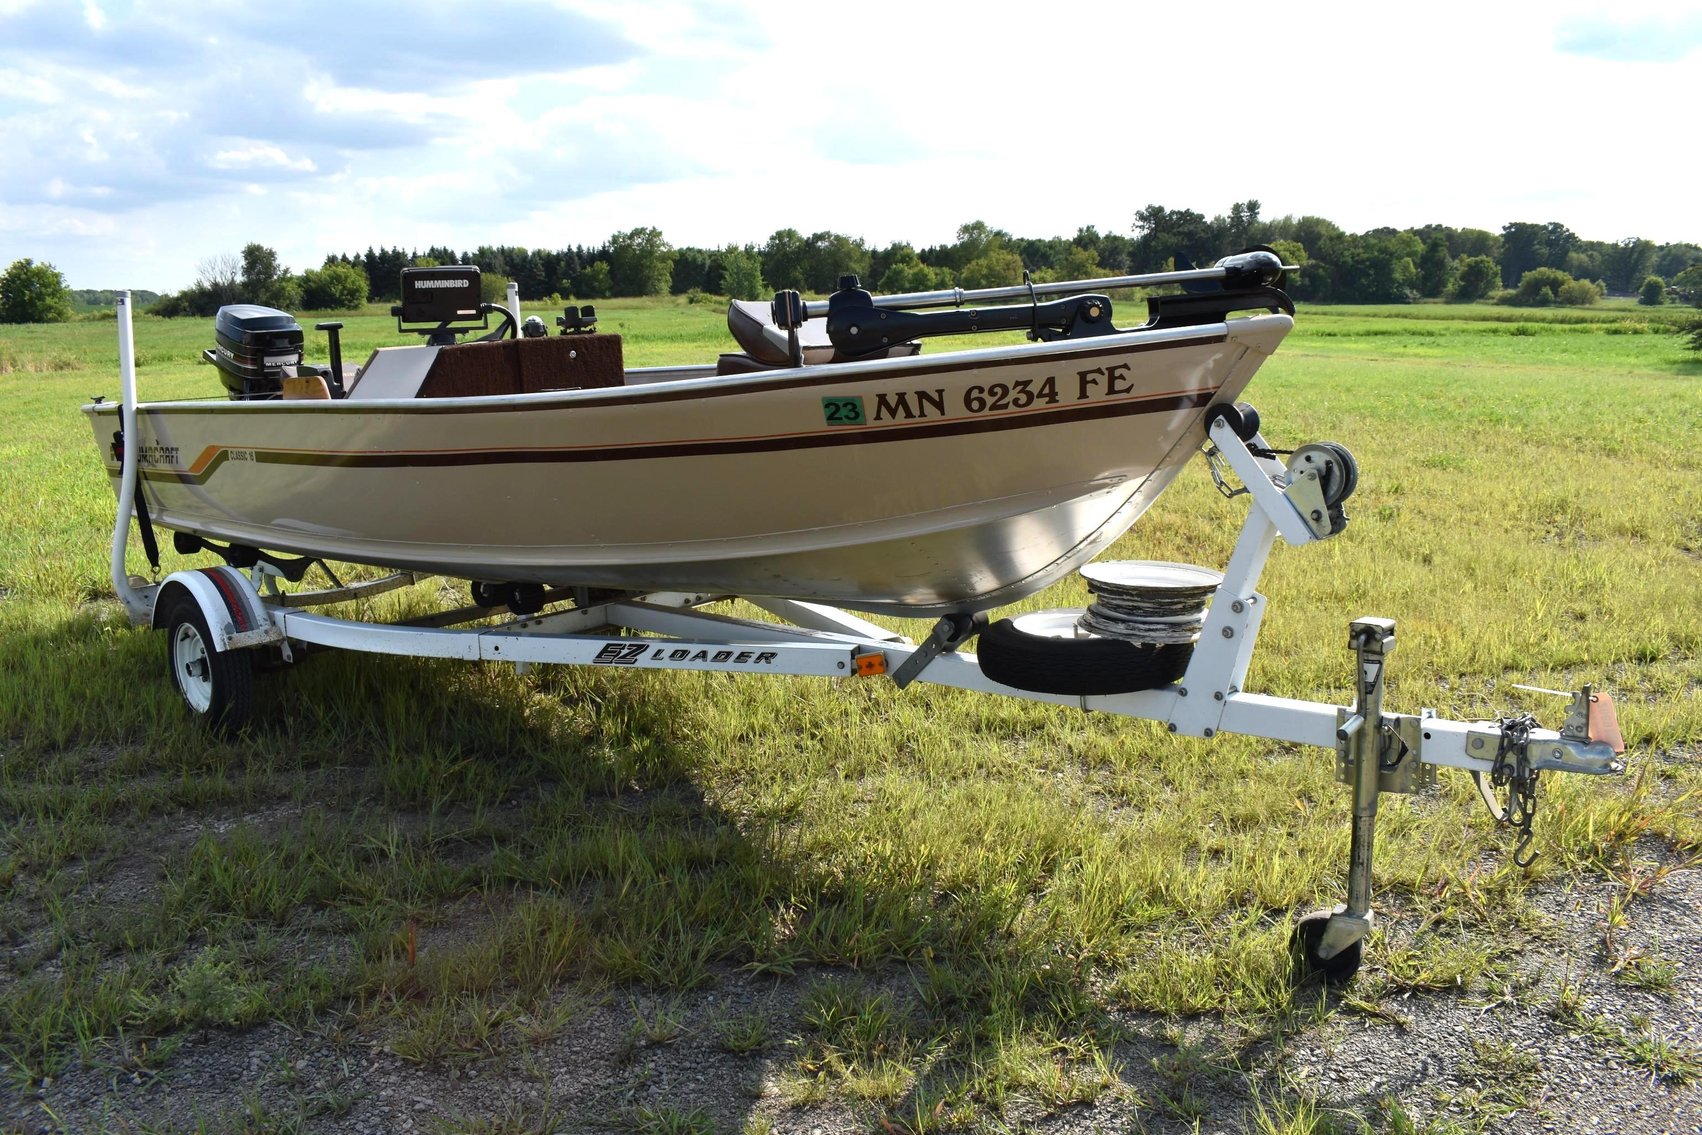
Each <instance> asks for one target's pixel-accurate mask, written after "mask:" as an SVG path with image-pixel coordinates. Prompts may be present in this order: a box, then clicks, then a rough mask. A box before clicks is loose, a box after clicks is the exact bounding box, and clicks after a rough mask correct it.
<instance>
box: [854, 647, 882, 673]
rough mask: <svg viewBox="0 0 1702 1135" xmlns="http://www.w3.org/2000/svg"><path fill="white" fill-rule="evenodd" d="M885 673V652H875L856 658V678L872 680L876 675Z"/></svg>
mask: <svg viewBox="0 0 1702 1135" xmlns="http://www.w3.org/2000/svg"><path fill="white" fill-rule="evenodd" d="M885 673H886V652H885V651H884V650H876V651H872V652H870V653H868V654H859V655H858V656H857V677H859V678H873V677H874V676H875V675H877V674H885Z"/></svg>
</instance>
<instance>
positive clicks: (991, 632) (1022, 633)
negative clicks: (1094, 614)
mask: <svg viewBox="0 0 1702 1135" xmlns="http://www.w3.org/2000/svg"><path fill="white" fill-rule="evenodd" d="M1077 614H1079V612H1075V611H1067V612H1066V611H1036V612H1034V613H1032V614H1028V615H1019V616H1017V617H1016V618H1014V619H1000V620H999V621H998V622H996V623H994V624H992V625H991V626H989V627H988V628H987V629H986V630H984V631H982V632H981V638H980V641H979V642H978V643H977V644H976V648H975V653H976V656H977V658H978V659H979V660H980V663H981V672H982V673H983V674H985V675H987V677H989V678H991V679H993V681H995V682H998V683H1000V684H1002V685H1006V686H1011V687H1013V688H1015V689H1019V690H1029V691H1031V692H1033V693H1038V694H1072V695H1099V694H1127V693H1133V692H1135V691H1136V690H1157V689H1162V688H1163V687H1165V686H1168V685H1170V684H1171V683H1172V682H1174V681H1176V680H1177V679H1178V678H1180V677H1181V676H1182V675H1183V673H1184V672H1186V670H1187V669H1188V659H1189V657H1190V656H1192V654H1193V653H1194V647H1193V644H1192V643H1182V644H1165V645H1156V644H1152V643H1138V642H1129V641H1127V640H1124V639H1117V638H1073V637H1066V636H1065V635H1064V634H1063V633H1061V631H1062V630H1063V629H1067V627H1069V626H1071V625H1073V623H1074V619H1075V616H1076V615H1077Z"/></svg>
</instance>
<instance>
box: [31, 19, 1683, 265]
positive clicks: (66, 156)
mask: <svg viewBox="0 0 1702 1135" xmlns="http://www.w3.org/2000/svg"><path fill="white" fill-rule="evenodd" d="M1699 88H1702V0H1672V2H1668V3H1663V2H1660V0H1640V2H1636V3H1619V4H1605V3H1600V2H1595V3H1583V2H1575V0H1476V2H1474V3H1459V2H1455V0H1426V2H1425V3H1422V4H1414V3H1386V4H1380V3H1369V2H1366V0H1356V2H1354V3H1310V2H1308V0H1289V2H1287V3H1280V4H1272V3H1242V2H1240V0H1213V2H1211V3H1203V2H1202V3H1195V4H1175V3H1148V2H1139V3H1135V2H1121V3H1119V2H1116V0H1100V2H1099V3H1095V4H1089V5H1061V4H1025V5H1021V6H1017V5H1013V4H1007V3H1000V2H997V0H993V2H989V0H983V2H981V3H977V4H974V5H967V4H958V3H937V2H935V3H931V2H928V0H908V2H905V3H895V2H891V0H865V2H864V3H861V4H857V5H846V4H830V3H807V2H805V3H775V2H772V0H769V2H766V3H761V4H757V3H745V2H735V0H705V2H693V3H687V2H684V0H483V2H481V3H468V2H466V0H460V2H454V3H451V2H447V0H409V2H408V3H399V4H390V3H364V2H360V0H356V2H355V3H347V2H344V3H333V2H331V0H293V2H289V3H281V2H277V0H267V2H265V3H259V2H255V0H238V2H230V0H0V266H4V265H6V264H10V263H12V262H13V261H14V260H16V259H18V258H20V257H29V258H31V259H34V260H36V261H38V262H41V261H46V262H49V263H51V264H53V265H55V266H56V267H57V268H59V269H60V271H61V272H62V273H64V275H65V278H66V282H67V283H68V284H69V285H70V286H71V287H74V288H133V289H141V288H146V289H149V290H153V291H172V290H176V289H178V288H181V287H183V286H185V285H187V284H190V283H192V282H194V280H195V278H196V275H197V269H198V267H199V266H200V265H202V264H203V263H206V262H209V261H211V260H212V259H213V258H214V257H217V256H220V255H225V254H230V253H235V252H238V251H239V250H240V249H241V248H242V246H243V245H245V244H247V243H249V242H251V241H258V242H260V243H262V244H265V245H268V246H270V247H271V248H273V249H275V250H277V252H278V254H279V257H280V259H281V260H282V262H283V263H284V264H285V265H287V266H288V267H290V268H292V269H294V270H296V271H301V270H303V269H306V268H313V267H318V266H319V264H320V263H321V262H322V261H323V260H324V258H325V256H326V255H327V254H329V253H335V252H356V251H360V250H364V249H365V248H367V247H368V246H401V247H404V248H413V249H424V248H426V247H427V246H429V245H448V246H450V247H454V248H457V249H462V250H470V249H472V248H474V247H477V246H478V245H481V244H508V245H521V246H524V247H528V248H561V247H567V246H570V245H596V244H600V243H602V242H603V241H604V240H605V239H606V238H607V237H608V236H610V235H611V234H613V233H617V232H624V231H626V230H628V229H632V228H637V227H640V226H654V227H656V228H659V229H660V230H661V231H662V233H663V235H664V236H665V237H666V239H667V240H668V241H669V242H670V243H672V244H673V245H675V246H687V245H695V246H700V247H721V246H724V245H728V244H758V245H760V244H762V243H763V242H764V241H766V239H767V238H768V236H769V234H771V233H773V232H775V231H776V230H778V229H782V228H795V229H798V230H799V231H801V232H803V233H806V234H807V233H811V232H818V231H821V230H824V229H825V230H832V231H835V232H841V233H845V234H848V235H850V236H853V237H861V238H862V239H863V240H864V241H866V242H867V243H868V244H869V245H870V246H871V247H884V246H885V245H887V244H889V243H891V242H893V241H905V242H908V243H910V244H913V245H915V246H916V247H918V248H921V247H925V246H927V245H930V244H940V243H948V242H950V241H951V240H952V239H954V235H955V233H956V230H957V228H958V227H959V226H960V225H962V224H965V223H967V222H969V221H975V220H980V221H985V222H986V223H987V224H989V225H991V226H993V227H994V228H999V229H1004V230H1007V231H1009V232H1012V233H1014V234H1016V235H1018V236H1025V237H1050V236H1070V235H1073V234H1074V233H1075V232H1076V231H1077V230H1078V229H1079V228H1081V227H1082V226H1085V225H1092V226H1095V227H1097V228H1098V229H1099V230H1100V231H1101V232H1122V233H1129V232H1130V231H1131V225H1132V223H1133V218H1134V214H1135V212H1136V211H1137V210H1138V209H1140V208H1141V207H1143V206H1145V205H1147V204H1160V205H1164V206H1166V207H1169V208H1175V209H1180V208H1187V209H1193V210H1196V211H1198V212H1201V213H1204V214H1206V215H1207V216H1212V215H1215V214H1219V213H1226V212H1227V211H1228V209H1229V206H1230V205H1231V204H1232V203H1234V202H1236V201H1244V200H1247V199H1249V198H1252V199H1257V200H1258V201H1259V202H1260V203H1261V206H1262V215H1263V216H1265V217H1267V218H1270V217H1277V216H1281V215H1283V214H1294V215H1297V216H1298V215H1303V214H1314V215H1318V216H1323V217H1327V218H1329V219H1330V220H1332V221H1335V222H1336V223H1337V224H1339V225H1341V226H1342V227H1343V228H1346V229H1348V230H1349V231H1353V232H1359V231H1364V230H1366V229H1370V228H1374V227H1378V226H1383V225H1392V226H1395V227H1407V226H1416V225H1423V224H1428V223H1441V224H1447V225H1454V226H1458V227H1475V228H1485V229H1490V230H1492V231H1498V230H1499V229H1500V228H1501V226H1502V225H1504V224H1506V223H1508V222H1511V221H1534V222H1548V221H1559V222H1561V223H1562V224H1565V225H1567V226H1569V227H1570V228H1572V229H1573V231H1575V232H1577V233H1578V234H1579V235H1580V236H1582V237H1584V238H1585V239H1589V240H1618V239H1621V238H1624V237H1631V236H1640V237H1647V238H1649V239H1651V240H1654V241H1657V242H1662V243H1665V242H1672V241H1692V242H1697V243H1702V215H1699V213H1702V210H1699V209H1698V208H1697V203H1698V201H1699V200H1702V196H1699V193H1698V190H1697V188H1696V186H1697V178H1696V170H1697V167H1698V165H1699V164H1702V158H1699V157H1698V156H1697V153H1698V151H1697V144H1696V138H1695V134H1694V129H1693V127H1694V119H1695V110H1696V97H1697V91H1698V89H1699Z"/></svg>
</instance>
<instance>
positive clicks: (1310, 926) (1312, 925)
mask: <svg viewBox="0 0 1702 1135" xmlns="http://www.w3.org/2000/svg"><path fill="white" fill-rule="evenodd" d="M1334 913H1335V912H1334V911H1330V910H1315V911H1313V912H1311V913H1310V914H1303V915H1301V916H1300V918H1299V919H1297V920H1296V921H1295V923H1294V935H1293V937H1292V938H1290V939H1289V954H1290V955H1291V956H1292V957H1293V959H1294V976H1295V978H1296V979H1297V980H1299V981H1305V980H1306V979H1307V978H1310V977H1318V976H1321V977H1322V978H1323V979H1324V982H1325V984H1327V985H1346V984H1347V983H1348V982H1350V981H1352V980H1353V977H1354V975H1355V974H1357V973H1358V972H1359V962H1360V959H1361V957H1362V955H1363V954H1364V947H1365V940H1364V939H1363V938H1361V939H1359V940H1358V941H1356V942H1354V944H1353V945H1351V946H1349V947H1347V949H1345V950H1342V951H1341V952H1340V953H1338V954H1336V955H1335V956H1334V957H1329V958H1325V957H1320V956H1319V955H1318V948H1319V947H1320V946H1321V945H1323V942H1324V929H1325V927H1327V926H1329V924H1330V916H1331V915H1332V914H1334Z"/></svg>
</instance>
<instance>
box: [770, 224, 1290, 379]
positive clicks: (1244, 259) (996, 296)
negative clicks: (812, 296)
mask: <svg viewBox="0 0 1702 1135" xmlns="http://www.w3.org/2000/svg"><path fill="white" fill-rule="evenodd" d="M1287 270H1288V269H1287V266H1286V265H1284V264H1283V262H1282V257H1280V256H1278V255H1277V254H1276V253H1275V252H1273V251H1271V250H1269V249H1265V248H1254V249H1249V250H1248V251H1246V252H1242V253H1238V254H1236V255H1234V256H1226V257H1224V258H1223V259H1222V260H1219V261H1218V262H1217V263H1216V264H1214V265H1213V266H1212V267H1210V268H1204V269H1200V268H1193V267H1189V268H1186V269H1182V270H1179V271H1175V272H1160V273H1151V274H1148V275H1144V276H1112V277H1107V278H1104V279H1099V280H1073V281H1066V282H1060V283H1047V284H1038V283H1035V282H1034V281H1032V280H1030V279H1028V278H1027V276H1026V274H1025V275H1024V281H1023V283H1021V284H1018V285H1013V286H1011V287H1006V288H982V289H978V290H975V291H967V292H966V291H964V290H962V289H961V288H953V289H951V290H949V291H941V292H919V293H916V294H913V295H899V296H878V297H877V296H872V295H870V294H869V293H868V292H867V291H865V290H864V289H863V287H862V284H861V282H860V281H859V280H858V279H857V277H856V276H841V277H840V278H839V288H838V290H837V291H835V292H834V293H833V294H832V295H830V296H829V297H828V298H827V301H826V304H825V308H826V310H825V311H823V310H822V305H821V304H819V303H810V304H808V305H806V310H805V312H804V313H803V317H804V318H808V317H810V316H815V315H826V316H827V337H828V338H829V339H830V340H831V341H832V343H833V346H834V348H835V349H836V350H837V351H838V352H839V354H840V355H841V356H842V357H844V358H860V357H864V356H868V355H873V354H877V353H879V352H881V351H883V350H886V349H888V348H890V347H892V346H894V345H896V344H898V343H905V342H909V341H910V340H913V339H919V338H925V337H928V336H933V335H970V334H975V333H977V332H981V331H1026V332H1028V337H1029V339H1031V340H1038V341H1044V342H1055V341H1057V340H1060V339H1082V338H1087V337H1089V336H1095V335H1111V334H1115V333H1116V332H1117V331H1119V330H1120V329H1119V328H1118V327H1116V326H1115V325H1114V324H1113V323H1112V320H1111V299H1110V297H1109V296H1107V295H1104V294H1103V292H1102V291H1087V290H1086V289H1088V288H1090V287H1097V288H1099V289H1104V290H1110V289H1112V288H1124V287H1152V286H1154V285H1158V284H1170V283H1179V284H1181V285H1182V286H1183V287H1184V288H1185V289H1186V290H1185V291H1184V292H1183V293H1182V294H1181V295H1175V296H1153V297H1150V298H1149V299H1148V300H1147V310H1148V319H1147V322H1146V323H1145V324H1144V325H1143V327H1144V328H1145V329H1149V330H1150V329H1153V328H1158V327H1188V326H1194V325H1196V324H1201V323H1218V322H1221V321H1222V320H1223V319H1225V318H1226V317H1227V316H1228V315H1229V314H1230V313H1232V312H1237V311H1249V310H1253V309H1265V310H1268V311H1284V312H1287V313H1288V314H1290V315H1293V314H1294V303H1293V301H1291V300H1290V299H1289V298H1288V296H1287V295H1286V294H1285V293H1284V292H1283V291H1282V290H1281V286H1280V285H1281V284H1282V281H1283V276H1284V274H1285V273H1286V272H1287ZM1068 292H1075V293H1077V294H1075V295H1070V296H1068V298H1065V299H1061V300H1055V301H1053V302H1051V303H1042V302H1040V297H1041V296H1043V295H1058V294H1061V293H1068ZM1023 298H1026V299H1027V300H1028V302H1027V303H1026V304H1012V305H1010V306H1006V307H972V308H967V309H966V308H965V307H964V304H965V303H973V302H976V301H981V300H1006V299H1023ZM945 307H950V308H953V309H954V310H951V311H941V312H931V313H923V312H919V311H915V310H911V309H915V308H945ZM776 322H777V323H779V321H778V320H776ZM779 325H780V326H785V324H783V323H781V324H779Z"/></svg>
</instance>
